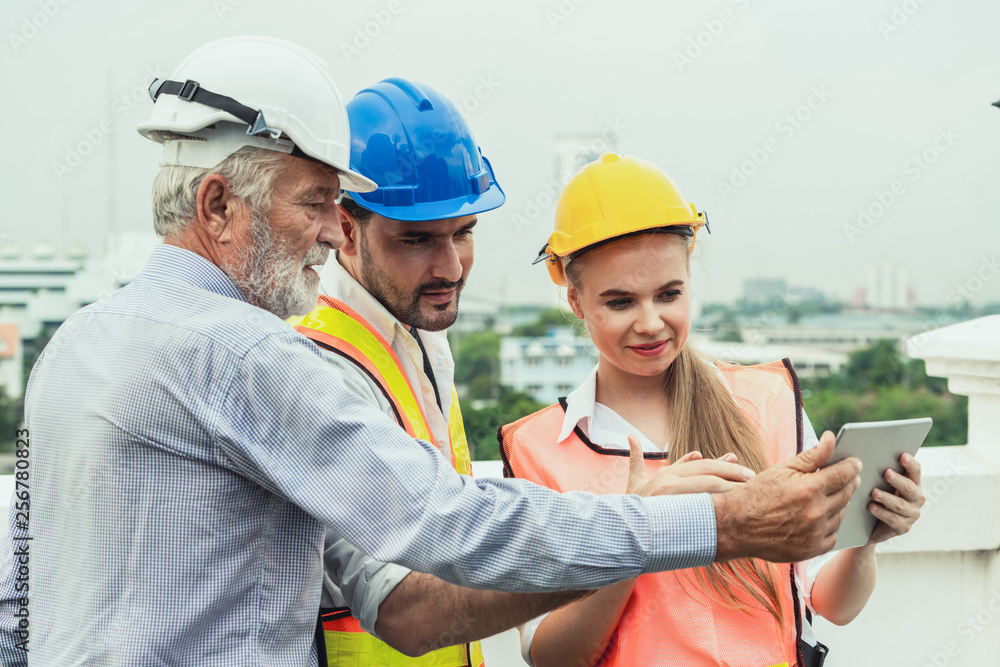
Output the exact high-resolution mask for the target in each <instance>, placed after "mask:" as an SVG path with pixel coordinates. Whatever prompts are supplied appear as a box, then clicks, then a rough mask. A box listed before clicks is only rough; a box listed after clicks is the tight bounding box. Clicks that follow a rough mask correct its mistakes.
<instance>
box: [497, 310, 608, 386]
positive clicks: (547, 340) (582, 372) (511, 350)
mask: <svg viewBox="0 0 1000 667" xmlns="http://www.w3.org/2000/svg"><path fill="white" fill-rule="evenodd" d="M596 363H597V352H596V350H595V348H594V345H593V343H591V342H590V339H589V338H580V337H578V336H576V335H574V333H573V329H572V327H552V328H551V329H549V332H548V335H547V336H545V337H544V338H515V337H506V338H502V339H501V340H500V384H501V385H503V386H506V387H510V388H512V389H516V390H518V391H523V392H525V393H526V394H529V395H531V396H532V397H533V398H534V399H535V400H538V401H541V402H543V403H555V402H556V401H557V400H558V399H559V397H560V396H565V395H566V394H568V393H569V392H571V391H573V389H575V388H576V386H577V385H578V384H580V383H581V382H583V381H584V380H585V379H586V378H587V374H588V373H590V371H591V370H592V369H593V368H594V365H595V364H596Z"/></svg>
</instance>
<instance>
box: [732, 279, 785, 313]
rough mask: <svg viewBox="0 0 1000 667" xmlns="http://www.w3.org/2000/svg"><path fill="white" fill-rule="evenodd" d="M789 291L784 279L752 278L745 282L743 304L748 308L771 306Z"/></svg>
mask: <svg viewBox="0 0 1000 667" xmlns="http://www.w3.org/2000/svg"><path fill="white" fill-rule="evenodd" d="M787 291H788V285H787V284H786V283H785V279H784V278H750V279H748V280H745V281H743V302H744V303H745V304H746V305H748V306H770V305H771V304H772V303H774V302H775V301H781V300H782V298H783V297H784V295H785V293H786V292H787Z"/></svg>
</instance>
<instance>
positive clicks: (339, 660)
mask: <svg viewBox="0 0 1000 667" xmlns="http://www.w3.org/2000/svg"><path fill="white" fill-rule="evenodd" d="M340 615H342V616H343V617H342V618H334V619H332V620H326V618H324V620H323V637H324V639H325V640H326V655H327V665H328V666H329V667H343V666H344V665H350V666H351V667H354V666H355V665H357V666H362V665H363V666H364V667H396V666H397V665H399V666H400V667H482V665H483V664H484V662H483V652H482V649H481V648H480V645H479V642H473V643H472V644H467V645H461V646H450V647H448V648H443V649H439V650H437V651H431V652H430V653H427V654H426V655H422V656H420V657H418V658H411V657H408V656H405V655H403V654H402V653H400V652H399V651H396V650H395V649H393V648H392V647H391V646H389V645H388V644H386V643H384V642H382V641H380V640H379V639H377V638H375V637H373V636H372V635H370V634H368V633H366V632H365V631H364V630H362V629H361V624H360V623H358V620H357V619H356V618H354V617H353V616H351V615H350V613H349V612H348V611H347V610H344V611H343V612H337V613H336V614H331V615H329V616H340ZM470 660H471V662H470Z"/></svg>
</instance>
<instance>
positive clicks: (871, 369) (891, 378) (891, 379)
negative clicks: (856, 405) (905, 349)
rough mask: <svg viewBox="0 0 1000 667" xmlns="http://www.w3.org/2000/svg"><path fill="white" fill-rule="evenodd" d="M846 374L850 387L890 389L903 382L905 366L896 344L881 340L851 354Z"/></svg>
mask: <svg viewBox="0 0 1000 667" xmlns="http://www.w3.org/2000/svg"><path fill="white" fill-rule="evenodd" d="M846 373H847V378H848V380H849V381H850V382H851V384H852V386H854V387H857V388H860V389H866V388H868V387H892V386H895V385H898V384H899V383H901V382H902V381H903V378H904V376H905V374H906V364H905V363H904V362H903V357H902V356H901V355H900V354H899V350H898V349H896V343H895V342H894V341H891V340H887V339H882V340H878V341H876V342H875V343H873V344H872V345H869V346H868V347H864V348H861V349H860V350H854V351H853V352H851V354H850V356H849V357H848V359H847V368H846Z"/></svg>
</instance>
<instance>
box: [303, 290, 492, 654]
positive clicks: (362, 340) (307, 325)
mask: <svg viewBox="0 0 1000 667" xmlns="http://www.w3.org/2000/svg"><path fill="white" fill-rule="evenodd" d="M288 321H289V323H290V324H292V326H294V327H295V329H296V330H297V331H298V332H299V333H301V334H303V335H304V336H306V337H307V338H309V339H311V340H312V341H314V342H315V343H317V344H319V345H320V346H321V347H324V348H326V349H328V350H331V351H333V352H336V353H337V354H340V355H341V356H343V357H345V358H347V359H349V360H350V361H352V362H353V363H354V364H355V365H357V366H358V368H360V369H361V370H362V371H363V372H364V373H365V374H366V375H368V377H370V378H371V379H372V380H373V381H374V382H375V384H377V385H378V387H379V389H380V390H381V391H382V394H383V395H384V396H385V397H386V399H388V401H389V403H390V405H391V406H392V410H393V413H394V414H395V416H396V421H397V423H398V424H399V425H400V426H402V427H403V428H404V429H405V430H406V432H407V434H409V435H410V436H411V437H413V438H420V439H421V440H426V441H428V442H430V443H432V444H434V445H435V446H437V444H438V443H437V441H436V440H435V439H434V435H433V433H432V432H431V429H430V426H429V425H428V424H427V419H426V417H425V416H424V411H423V410H422V409H421V407H420V402H419V401H418V400H417V396H416V394H415V393H414V391H413V386H412V385H411V384H410V380H409V378H407V377H406V372H405V371H404V370H403V367H402V365H401V364H400V362H399V357H397V356H396V353H395V352H394V351H393V349H392V346H391V345H390V344H389V341H387V340H386V339H385V337H384V336H382V334H380V333H379V332H378V331H376V330H375V328H374V327H373V326H372V325H371V324H370V323H369V322H368V321H366V320H365V319H364V318H363V317H361V316H360V315H358V314H357V313H356V312H355V311H354V310H353V309H352V308H350V307H349V306H348V305H347V304H345V303H343V302H342V301H338V300H336V299H331V298H330V297H328V296H321V297H320V298H319V302H318V303H317V305H316V308H314V309H313V311H312V312H311V313H309V314H308V315H305V316H302V317H293V318H291V319H289V320H288ZM448 437H449V440H450V442H449V445H450V447H449V450H450V451H451V465H452V467H453V468H455V470H456V471H458V472H460V473H462V474H465V475H471V474H472V463H471V459H470V457H469V445H468V442H467V440H466V438H465V427H464V424H463V422H462V410H461V408H460V407H459V404H458V394H457V393H456V391H455V387H454V385H453V386H452V389H451V408H450V409H449V411H448ZM321 621H322V624H323V637H324V640H325V644H326V656H327V664H328V665H329V666H330V667H334V666H335V665H352V666H355V665H356V666H357V667H380V666H382V665H385V666H392V667H395V666H396V665H401V666H407V667H465V666H467V665H468V666H471V667H482V665H483V664H484V663H483V653H482V648H481V646H480V644H479V642H472V643H471V644H465V645H461V646H452V647H449V648H444V649H439V650H437V651H431V652H430V653H428V654H426V655H424V656H421V657H419V658H410V657H408V656H405V655H403V654H402V653H400V652H398V651H396V650H395V649H393V648H392V647H390V646H389V645H388V644H386V643H384V642H382V641H381V640H379V639H378V638H377V637H374V636H372V635H369V634H367V633H366V632H364V631H363V630H362V629H361V625H360V624H359V623H358V621H357V619H355V618H354V617H353V616H351V615H350V611H349V610H337V611H335V612H332V613H328V614H324V615H323V616H322V618H321Z"/></svg>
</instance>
